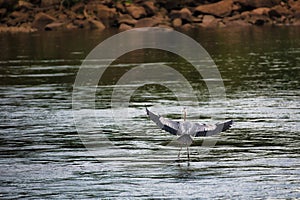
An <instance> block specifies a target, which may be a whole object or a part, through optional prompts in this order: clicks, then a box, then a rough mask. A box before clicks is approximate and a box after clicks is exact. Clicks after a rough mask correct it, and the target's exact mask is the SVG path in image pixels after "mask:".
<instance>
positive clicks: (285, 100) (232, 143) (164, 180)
mask: <svg viewBox="0 0 300 200" xmlns="http://www.w3.org/2000/svg"><path fill="white" fill-rule="evenodd" d="M113 34H114V33H113V32H104V33H101V34H100V33H98V32H62V33H55V32H45V33H33V34H1V35H0V50H1V54H0V71H1V73H0V76H1V81H0V97H1V101H0V103H1V107H0V113H1V115H0V116H1V122H0V126H1V132H0V172H1V176H0V183H1V185H0V197H1V198H2V199H11V198H29V197H33V198H63V199H65V198H80V199H86V198H100V197H102V198H103V197H111V198H112V197H123V198H125V197H126V198H133V197H136V198H142V197H144V198H147V197H148V198H187V197H190V198H199V199H216V198H217V199H229V198H230V199H253V198H263V199H267V198H272V199H274V198H283V199H293V198H295V199H299V198H300V151H299V146H300V131H299V130H300V90H299V88H300V82H299V75H300V37H299V36H300V29H299V28H263V29H261V28H250V29H245V28H244V29H220V30H206V31H204V30H203V31H198V32H190V33H187V34H188V35H190V36H191V37H193V38H194V39H195V40H197V41H198V42H200V43H201V45H202V46H203V47H204V48H205V49H206V50H207V51H208V52H209V54H210V55H211V57H212V58H213V59H214V61H215V63H216V64H217V66H218V68H219V71H220V73H221V75H222V78H223V80H224V84H225V88H226V94H227V102H218V104H219V105H218V106H221V107H222V106H224V107H226V109H225V110H224V109H220V108H217V107H215V106H214V105H211V104H209V103H208V102H209V96H208V93H207V89H206V87H205V84H204V83H203V80H201V78H200V79H199V76H197V75H195V73H194V72H193V71H190V68H189V66H188V64H187V63H186V62H184V61H183V60H182V59H180V58H177V57H176V56H175V55H172V54H170V53H166V52H161V51H155V50H139V51H134V52H131V53H130V54H128V55H124V56H122V57H121V58H119V59H118V60H117V61H115V62H114V63H113V64H112V65H111V66H110V67H109V69H108V71H107V73H106V78H105V79H104V80H103V82H102V83H100V84H99V87H98V89H97V97H96V99H97V102H96V114H98V117H99V122H100V123H99V124H90V125H89V126H90V127H91V129H92V133H93V134H96V135H97V134H99V135H100V136H101V137H105V138H108V139H109V140H110V141H112V142H113V144H114V145H115V146H117V147H118V148H119V149H121V150H122V151H120V152H118V155H115V156H114V154H115V153H116V152H117V151H116V150H115V149H113V148H107V150H106V151H105V154H106V155H108V156H111V159H108V158H106V159H100V160H97V159H96V158H95V157H94V156H93V155H92V154H91V153H90V152H89V151H88V150H87V149H86V148H85V146H84V145H83V143H82V141H81V140H80V137H79V135H78V134H77V131H76V127H75V124H74V120H73V111H72V89H73V83H74V80H75V77H76V73H77V71H78V69H79V67H80V65H81V62H82V60H83V59H84V58H85V56H86V55H87V54H88V53H89V52H90V51H91V50H92V49H93V48H94V47H95V46H96V45H97V44H98V43H100V42H101V41H103V40H104V39H105V38H108V37H109V36H111V35H113ZM137 63H147V64H157V63H164V64H165V65H169V66H172V67H174V68H176V69H179V70H180V71H181V73H182V74H184V75H185V76H186V77H188V79H189V80H190V81H191V82H192V86H193V87H194V88H197V89H198V90H199V91H200V92H199V94H198V98H199V101H200V109H197V110H195V109H193V105H192V103H191V102H189V101H186V102H185V103H186V106H187V107H188V110H189V115H188V118H189V119H190V120H198V121H203V122H210V121H214V122H217V121H218V120H220V119H233V120H234V121H235V124H234V126H233V127H232V129H231V130H229V131H228V132H225V133H222V134H220V135H218V136H216V137H214V138H211V140H213V141H216V145H214V146H210V145H208V147H207V145H205V144H204V142H205V141H203V139H201V138H200V139H196V141H195V142H194V144H193V146H192V147H191V163H190V166H188V165H187V163H186V162H185V161H184V157H185V156H186V154H185V151H183V152H182V153H183V155H182V157H183V159H182V161H181V162H177V161H176V160H177V153H178V149H179V148H177V147H176V146H170V145H168V144H169V143H170V142H171V141H172V140H173V139H174V137H173V136H172V135H168V134H167V133H165V132H163V131H161V130H159V129H158V128H157V127H156V126H155V125H154V124H153V123H152V122H150V121H149V120H148V119H147V117H146V116H145V111H144V105H148V106H149V108H150V109H151V110H153V111H155V112H160V114H162V115H164V116H167V117H172V118H180V117H181V111H182V107H181V106H180V105H178V102H177V99H176V97H175V96H174V95H173V94H172V93H171V92H170V91H169V90H167V89H166V88H164V87H159V86H156V85H148V86H144V87H140V88H139V89H138V90H137V91H136V92H135V93H134V94H133V96H132V97H131V102H130V105H129V106H130V108H129V110H130V116H131V117H129V118H128V119H126V120H122V121H121V122H119V124H115V123H116V121H114V120H110V119H111V118H110V116H111V113H110V102H111V99H110V96H111V94H112V90H113V87H114V84H115V83H116V81H117V80H118V78H120V77H121V76H122V74H124V73H125V72H126V71H128V70H130V69H132V68H133V67H135V66H136V65H137ZM126 87H129V88H130V87H132V85H127V86H125V88H126ZM183 90H184V89H183ZM125 110H127V109H125V108H121V112H122V111H125ZM88 112H89V111H88ZM199 113H200V114H199ZM199 115H200V117H199ZM212 116H217V117H212ZM199 118H200V119H199ZM86 120H87V121H89V120H88V119H86Z"/></svg>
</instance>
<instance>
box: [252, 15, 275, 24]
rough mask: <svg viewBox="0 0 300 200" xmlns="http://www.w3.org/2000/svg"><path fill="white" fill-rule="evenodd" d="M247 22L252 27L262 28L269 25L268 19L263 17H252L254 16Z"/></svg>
mask: <svg viewBox="0 0 300 200" xmlns="http://www.w3.org/2000/svg"><path fill="white" fill-rule="evenodd" d="M248 22H249V23H250V24H253V25H257V26H262V25H264V24H267V23H269V22H270V19H269V17H267V16H264V15H254V16H251V17H250V19H249V20H248Z"/></svg>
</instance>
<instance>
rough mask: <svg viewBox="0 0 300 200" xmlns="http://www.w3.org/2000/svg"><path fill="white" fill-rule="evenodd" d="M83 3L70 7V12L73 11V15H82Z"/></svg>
mask: <svg viewBox="0 0 300 200" xmlns="http://www.w3.org/2000/svg"><path fill="white" fill-rule="evenodd" d="M84 7H85V5H84V3H82V2H79V3H77V4H75V5H74V6H72V8H71V11H73V12H74V13H77V14H78V13H80V14H83V11H84Z"/></svg>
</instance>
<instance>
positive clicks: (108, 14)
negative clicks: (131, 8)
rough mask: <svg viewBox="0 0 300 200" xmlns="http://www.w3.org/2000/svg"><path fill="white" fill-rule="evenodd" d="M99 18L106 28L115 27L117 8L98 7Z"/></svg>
mask: <svg viewBox="0 0 300 200" xmlns="http://www.w3.org/2000/svg"><path fill="white" fill-rule="evenodd" d="M96 12H97V14H96V15H97V17H98V19H99V20H101V21H102V22H103V24H104V25H105V26H106V27H113V26H115V23H116V21H117V15H118V13H117V11H116V9H115V8H109V7H107V6H105V5H97V8H96Z"/></svg>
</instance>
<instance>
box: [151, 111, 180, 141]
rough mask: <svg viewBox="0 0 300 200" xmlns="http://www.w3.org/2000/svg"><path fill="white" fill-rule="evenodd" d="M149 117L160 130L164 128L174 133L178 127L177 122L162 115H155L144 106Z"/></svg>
mask: <svg viewBox="0 0 300 200" xmlns="http://www.w3.org/2000/svg"><path fill="white" fill-rule="evenodd" d="M146 111H147V115H148V116H149V118H150V119H151V120H152V121H153V122H154V123H155V124H156V125H157V126H158V127H159V128H161V129H162V130H165V131H167V132H169V133H171V134H173V135H176V134H177V132H178V129H179V122H176V121H172V120H169V119H166V118H163V117H162V116H159V115H155V114H154V113H152V112H151V111H149V110H148V109H147V108H146Z"/></svg>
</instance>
